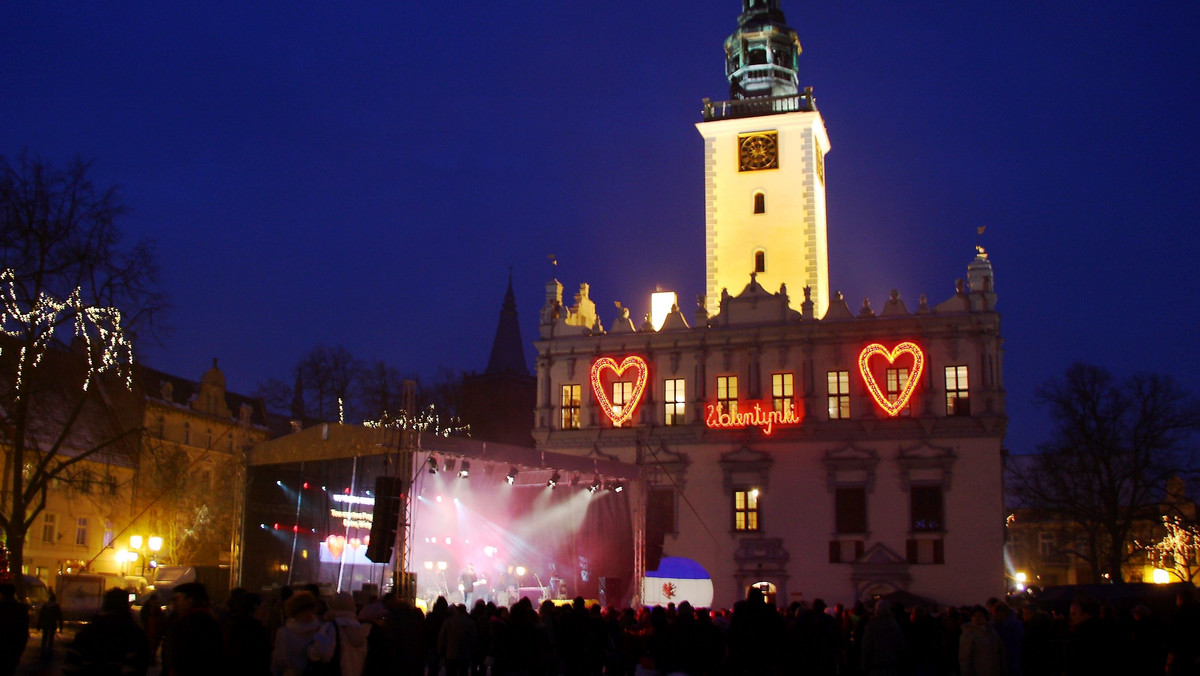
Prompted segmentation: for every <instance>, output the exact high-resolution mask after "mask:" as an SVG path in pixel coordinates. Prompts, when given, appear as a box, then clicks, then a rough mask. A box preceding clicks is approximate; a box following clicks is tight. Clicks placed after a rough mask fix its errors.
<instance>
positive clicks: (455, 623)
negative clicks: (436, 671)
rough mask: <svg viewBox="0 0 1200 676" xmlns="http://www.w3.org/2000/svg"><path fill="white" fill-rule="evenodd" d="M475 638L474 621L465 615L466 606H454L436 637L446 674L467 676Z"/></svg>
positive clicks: (448, 675) (447, 675)
mask: <svg viewBox="0 0 1200 676" xmlns="http://www.w3.org/2000/svg"><path fill="white" fill-rule="evenodd" d="M475 640H476V630H475V622H474V621H472V620H471V618H470V617H469V616H468V615H467V608H466V606H464V605H462V604H459V605H456V606H454V610H453V611H452V612H451V615H450V617H448V618H446V621H445V622H443V623H442V628H441V630H440V631H439V632H438V639H437V647H438V656H440V657H441V658H442V663H443V665H444V666H445V669H446V676H467V674H468V673H469V672H470V665H471V650H472V648H473V646H474V643H475Z"/></svg>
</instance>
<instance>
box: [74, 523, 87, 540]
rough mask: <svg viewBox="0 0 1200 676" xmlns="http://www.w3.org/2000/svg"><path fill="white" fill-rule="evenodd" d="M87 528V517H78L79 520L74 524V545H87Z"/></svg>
mask: <svg viewBox="0 0 1200 676" xmlns="http://www.w3.org/2000/svg"><path fill="white" fill-rule="evenodd" d="M87 528H88V520H87V517H86V516H81V517H79V520H78V521H77V522H75V544H77V545H84V546H86V545H87V535H88V533H87Z"/></svg>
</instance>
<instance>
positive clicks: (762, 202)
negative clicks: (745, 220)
mask: <svg viewBox="0 0 1200 676" xmlns="http://www.w3.org/2000/svg"><path fill="white" fill-rule="evenodd" d="M754 213H756V214H765V213H767V195H766V193H761V192H756V193H754Z"/></svg>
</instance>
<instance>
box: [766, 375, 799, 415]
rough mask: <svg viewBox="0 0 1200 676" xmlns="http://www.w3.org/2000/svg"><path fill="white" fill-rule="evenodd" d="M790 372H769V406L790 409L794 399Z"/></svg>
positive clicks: (781, 409)
mask: <svg viewBox="0 0 1200 676" xmlns="http://www.w3.org/2000/svg"><path fill="white" fill-rule="evenodd" d="M792 388H793V379H792V374H791V373H772V374H771V406H772V408H773V409H775V410H776V411H780V412H783V411H790V410H791V408H792V404H793V402H794V401H795V398H794V397H795V394H794V390H793V389H792Z"/></svg>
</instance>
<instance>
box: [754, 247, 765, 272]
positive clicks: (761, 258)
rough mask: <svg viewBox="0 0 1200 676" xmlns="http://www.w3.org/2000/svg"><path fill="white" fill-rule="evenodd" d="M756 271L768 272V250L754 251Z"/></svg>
mask: <svg viewBox="0 0 1200 676" xmlns="http://www.w3.org/2000/svg"><path fill="white" fill-rule="evenodd" d="M754 271H755V272H766V271H767V252H766V251H762V250H759V251H755V252H754Z"/></svg>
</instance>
